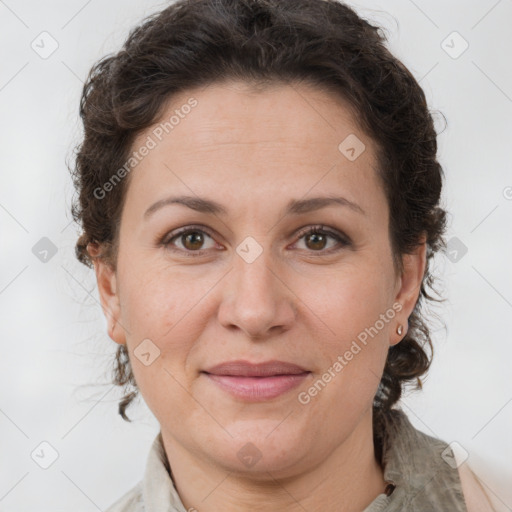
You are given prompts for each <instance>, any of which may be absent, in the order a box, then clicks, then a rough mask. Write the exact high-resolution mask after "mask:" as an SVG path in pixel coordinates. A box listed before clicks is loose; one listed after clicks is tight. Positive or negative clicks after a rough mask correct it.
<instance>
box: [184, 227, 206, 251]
mask: <svg viewBox="0 0 512 512" xmlns="http://www.w3.org/2000/svg"><path fill="white" fill-rule="evenodd" d="M181 243H182V244H183V247H185V249H190V250H192V251H193V250H198V249H201V245H203V243H204V237H203V235H202V233H201V232H200V231H189V232H188V233H186V234H184V235H181Z"/></svg>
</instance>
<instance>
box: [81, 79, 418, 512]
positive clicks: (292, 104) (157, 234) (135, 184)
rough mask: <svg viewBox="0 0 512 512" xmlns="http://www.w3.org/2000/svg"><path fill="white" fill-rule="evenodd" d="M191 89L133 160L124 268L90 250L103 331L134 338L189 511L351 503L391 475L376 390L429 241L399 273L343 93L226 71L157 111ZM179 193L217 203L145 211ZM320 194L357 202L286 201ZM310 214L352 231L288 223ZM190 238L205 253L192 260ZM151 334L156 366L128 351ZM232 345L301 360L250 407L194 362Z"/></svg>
mask: <svg viewBox="0 0 512 512" xmlns="http://www.w3.org/2000/svg"><path fill="white" fill-rule="evenodd" d="M190 97H194V98H196V99H197V100H198V105H197V106H196V107H195V108H194V109H193V110H192V111H191V112H190V114H188V115H187V116H186V117H185V118H184V119H182V120H181V121H180V123H179V124H178V125H177V126H176V127H175V128H174V130H173V131H172V132H170V133H169V135H167V136H166V137H164V138H163V139H162V141H161V142H160V143H159V144H158V145H157V147H155V148H154V149H152V150H151V151H150V152H149V154H148V155H147V156H146V157H145V158H144V159H143V160H142V161H141V162H140V163H139V164H138V165H137V166H136V167H135V169H134V170H133V171H132V173H131V174H130V178H129V179H130V183H129V187H128V190H127V195H126V201H125V204H124V207H123V211H122V217H121V226H120V232H119V253H118V259H117V268H116V269H115V270H114V269H112V268H111V267H110V266H109V265H108V264H107V263H106V262H104V261H103V260H101V259H100V258H96V259H95V271H96V277H97V282H98V288H99V292H100V297H101V303H102V306H103V309H104V312H105V314H106V315H107V317H108V321H109V335H110V337H111V338H112V339H113V340H114V341H115V342H116V343H120V344H126V345H127V347H128V350H129V353H130V357H131V361H132V366H133V372H134V375H135V378H136V381H137V384H138V386H139V389H140V392H141V394H142V396H143V397H144V400H145V401H146V402H147V404H148V406H149V407H150V409H151V410H152V412H153V413H154V414H155V416H156V418H157V419H158V421H159V423H160V426H161V432H162V437H163V442H164V447H165V451H166V453H167V456H168V458H169V460H170V464H171V469H172V471H173V476H174V480H175V484H176V488H177V490H178V492H179V495H180V497H181V499H182V501H183V503H184V505H185V508H186V509H188V508H191V507H194V508H195V509H197V510H200V511H205V512H208V511H218V510H224V511H227V512H229V511H235V510H236V511H239V510H249V509H250V510H265V511H283V510H286V511H299V510H301V511H303V510H304V509H306V510H308V511H320V510H322V511H323V512H326V511H327V512H328V511H338V512H339V511H345V512H349V511H360V510H362V509H363V508H364V507H366V506H367V505H368V504H369V503H371V501H373V500H374V499H375V497H376V496H377V495H378V494H380V493H382V492H384V489H385V482H384V479H383V474H382V469H381V468H380V466H379V464H378V462H377V460H376V458H375V454H374V448H373V439H372V402H373V398H374V395H375V393H376V391H377V387H378V384H379V381H380V378H381V375H382V372H383V368H384V364H385V360H386V355H387V352H388V349H389V346H390V345H393V344H396V343H399V342H400V340H401V339H402V338H403V337H404V336H405V334H406V329H407V318H408V316H409V315H410V314H411V312H412V310H413V308H414V305H415V303H416V301H417V298H418V294H419V291H420V285H421V280H422V277H423V274H424V271H425V248H426V247H425V244H424V243H422V244H421V245H419V246H418V249H417V250H416V252H414V253H413V254H410V255H404V256H403V263H404V271H403V273H402V274H401V275H397V274H396V273H395V270H394V267H393V262H392V253H391V246H390V240H389V234H388V233H389V232H388V228H389V208H388V204H387V201H386V197H385V195H384V191H383V188H382V184H381V182H380V181H379V178H378V176H377V174H376V171H375V167H376V159H375V154H374V143H373V142H372V141H371V139H370V138H369V137H368V136H367V135H366V134H364V133H362V132H361V130H360V129H359V128H358V126H357V124H356V123H355V121H354V119H353V117H352V116H351V113H350V110H349V109H348V107H347V105H346V104H345V103H344V101H342V99H340V98H339V97H338V96H334V95H333V94H332V93H329V92H324V91H322V90H320V89H317V88H313V87H312V86H308V85H305V84H296V85H294V86H290V85H274V86H273V87H271V88H267V89H265V90H263V91H253V90H251V89H250V88H249V87H248V86H247V85H246V84H243V83H239V82H225V83H222V84H214V85H211V86H209V87H207V88H204V89H201V90H199V89H196V90H190V91H187V92H186V93H182V94H180V95H179V96H175V97H174V98H172V102H170V103H169V104H168V109H167V111H166V112H165V113H164V115H163V116H162V118H163V119H168V118H169V117H170V115H171V114H172V111H173V110H174V109H176V108H179V107H180V106H181V105H183V104H185V103H186V102H187V100H188V99H189V98H190ZM155 126H156V124H155ZM152 129H154V127H152V128H149V129H147V130H145V131H144V132H143V133H141V134H140V136H139V137H138V138H137V140H136V141H135V143H134V144H133V149H134V150H135V149H137V148H139V147H140V146H141V145H142V144H144V141H145V140H146V139H147V136H148V135H150V134H151V133H152ZM349 134H356V135H357V137H358V138H359V139H360V140H361V141H363V142H364V144H365V146H366V150H365V151H364V152H363V153H362V154H361V155H360V156H359V157H358V158H357V159H356V160H355V161H350V160H349V159H347V158H346V157H345V156H344V155H343V154H342V153H341V152H340V151H339V150H338V145H339V144H340V142H342V141H343V140H344V139H345V138H346V137H347V136H348V135H349ZM181 194H184V195H191V196H194V197H195V196H200V197H204V198H208V199H212V200H215V201H217V202H219V203H221V204H222V205H223V206H224V207H225V208H226V209H227V210H228V214H227V215H220V214H218V215H214V214H211V213H199V212H196V211H193V210H192V209H189V208H187V207H185V206H183V205H176V204H174V205H167V206H165V207H163V208H161V209H159V210H157V211H155V212H154V213H153V214H152V215H151V216H149V218H147V219H145V218H144V212H145V211H146V210H147V209H148V208H149V207H150V206H151V205H152V204H153V203H155V202H156V201H158V200H161V199H164V198H166V197H169V196H171V195H181ZM327 195H336V196H343V197H345V198H347V199H349V200H350V201H353V202H354V203H357V205H359V206H360V208H361V209H362V210H363V211H364V215H363V214H361V213H359V212H357V211H354V210H352V209H350V208H348V207H340V206H329V207H326V208H322V209H319V210H316V211H311V212H309V213H302V214H300V215H293V214H287V215H284V213H283V212H284V209H285V207H286V205H287V203H288V202H289V201H290V200H292V199H304V198H310V197H313V196H315V197H316V196H327ZM197 224H199V225H201V226H203V227H204V228H205V229H206V231H204V232H202V233H203V239H202V241H201V238H199V242H197V241H196V240H195V239H192V241H190V237H188V239H187V238H186V237H177V238H175V239H174V240H173V242H172V243H169V244H168V246H167V247H165V246H164V245H163V244H162V243H161V240H162V239H164V238H165V237H166V235H168V234H169V233H171V232H175V231H176V230H177V229H178V228H181V227H186V226H190V225H197ZM317 224H321V225H323V226H324V227H325V228H326V229H328V230H331V231H334V232H335V233H336V232H337V233H339V234H340V235H341V236H346V237H349V239H350V243H349V245H342V244H340V243H339V242H337V241H336V239H334V238H331V237H330V236H328V237H327V238H325V239H323V238H321V239H320V241H318V240H315V238H314V237H311V236H307V235H306V236H301V237H299V236H298V235H299V231H300V230H301V228H307V227H311V226H315V225H317ZM196 229H197V228H196ZM196 236H197V235H196ZM248 236H250V237H252V238H253V239H255V240H256V241H257V243H258V244H259V246H260V247H261V249H262V253H261V254H260V255H259V257H258V258H256V259H255V260H254V261H253V262H251V263H248V262H247V261H246V260H244V259H243V258H242V257H240V256H239V254H238V253H237V252H236V249H237V247H238V246H239V245H240V244H241V242H242V241H244V239H245V238H246V237H248ZM199 237H201V234H199ZM171 238H172V235H170V236H169V235H168V236H167V238H166V239H164V241H167V242H168V241H169V240H170V239H171ZM423 242H424V240H423ZM172 247H174V249H175V250H174V251H173V250H172V249H171V248H172ZM198 248H201V249H204V250H203V254H202V255H200V256H196V257H194V256H193V255H192V256H191V255H190V253H191V252H193V251H194V250H196V252H197V250H198ZM91 255H92V256H93V257H94V256H97V255H98V252H95V251H94V249H93V248H92V247H91ZM393 304H399V305H400V306H401V310H400V311H399V312H396V315H395V316H394V318H393V319H392V320H389V321H388V322H387V323H385V325H384V327H383V328H382V329H381V330H380V331H379V332H378V334H377V335H375V336H374V337H373V338H370V340H371V341H370V342H369V343H368V344H367V345H366V346H364V347H362V350H361V351H360V352H359V353H358V354H357V355H354V357H353V359H352V360H351V361H349V362H348V364H346V366H344V368H343V370H342V371H341V372H339V373H337V374H336V377H335V378H333V379H332V380H331V381H330V382H329V383H328V384H327V385H326V386H325V387H324V388H323V389H322V390H321V391H320V392H319V393H318V394H317V395H316V396H314V397H313V398H311V401H310V402H309V403H308V404H306V405H303V404H301V403H299V401H298V398H297V397H298V394H299V393H300V392H301V391H304V390H307V389H308V388H309V387H310V386H311V385H312V384H313V383H314V382H316V381H317V380H318V379H319V378H320V377H321V376H322V374H324V373H325V372H326V370H327V369H328V368H329V367H330V366H332V364H333V362H334V361H335V360H336V359H337V358H338V356H340V355H341V356H343V354H344V353H345V352H346V351H347V350H348V349H349V348H350V346H351V343H352V342H353V340H356V338H357V335H358V334H359V333H361V332H362V331H364V329H365V328H368V327H370V326H373V325H374V324H375V322H376V321H377V320H378V319H379V315H381V314H384V313H385V312H386V311H389V310H391V311H393V309H392V305H393ZM399 324H402V325H403V326H404V332H403V333H402V335H398V334H397V333H396V329H397V326H398V325H399ZM144 339H150V340H152V343H154V344H155V345H156V346H157V347H158V349H159V350H160V355H159V357H157V358H156V359H155V360H154V362H152V364H150V365H149V366H146V365H144V364H143V363H142V362H141V361H140V360H139V359H138V358H137V357H135V356H134V354H133V351H134V350H135V349H136V348H137V346H138V345H139V344H140V343H141V341H142V340H144ZM234 359H245V360H248V361H251V362H262V361H268V360H271V359H278V360H284V361H289V362H292V363H295V364H299V365H301V366H303V367H305V368H306V369H308V370H310V371H311V374H310V375H309V377H308V378H307V379H306V381H305V382H304V383H303V384H302V385H301V386H300V387H299V388H296V389H293V390H291V391H289V392H287V393H285V394H283V395H281V396H279V397H277V398H274V399H272V400H268V401H261V402H255V403H247V402H243V401H242V400H239V399H236V398H233V397H232V396H231V395H229V394H227V393H226V392H225V391H223V390H222V389H220V388H219V387H218V386H217V385H216V384H214V383H212V382H211V381H210V380H209V379H208V378H207V377H206V376H205V375H204V374H202V373H201V370H204V369H206V368H208V367H210V366H212V365H214V364H218V363H221V362H224V361H228V360H234ZM249 442H250V443H252V444H253V445H254V446H255V447H256V448H257V450H258V451H259V453H260V454H261V458H260V460H259V461H258V462H257V463H256V464H254V465H253V466H251V467H247V466H246V465H245V464H243V463H242V461H241V460H240V459H239V458H238V456H237V453H238V452H239V450H240V449H241V448H242V447H243V446H244V445H246V443H249Z"/></svg>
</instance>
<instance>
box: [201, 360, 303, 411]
mask: <svg viewBox="0 0 512 512" xmlns="http://www.w3.org/2000/svg"><path fill="white" fill-rule="evenodd" d="M201 373H202V374H204V375H205V376H206V377H207V378H208V380H209V381H210V382H212V383H213V384H215V385H216V386H217V387H219V388H220V389H221V390H223V391H224V392H227V393H228V394H230V395H231V396H233V397H235V398H238V399H241V400H243V401H248V402H260V401H265V400H270V399H272V398H276V397H278V396H280V395H282V394H284V393H286V392H288V391H291V390H292V389H293V388H295V387H297V386H299V385H300V384H301V383H302V382H303V381H304V380H305V379H306V378H307V377H308V375H310V374H311V372H310V371H309V370H306V369H305V368H302V367H301V366H298V365H296V364H293V363H288V362H285V361H268V362H264V363H258V364H253V363H249V362H247V361H229V362H225V363H221V364H219V365H216V366H214V367H212V368H209V369H208V370H206V371H202V372H201Z"/></svg>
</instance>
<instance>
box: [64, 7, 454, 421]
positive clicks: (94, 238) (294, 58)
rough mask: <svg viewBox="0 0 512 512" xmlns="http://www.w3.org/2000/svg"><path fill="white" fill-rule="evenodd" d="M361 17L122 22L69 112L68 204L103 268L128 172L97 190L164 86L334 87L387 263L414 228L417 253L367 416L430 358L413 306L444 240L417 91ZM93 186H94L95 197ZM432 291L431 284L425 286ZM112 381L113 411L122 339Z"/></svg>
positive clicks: (150, 117)
mask: <svg viewBox="0 0 512 512" xmlns="http://www.w3.org/2000/svg"><path fill="white" fill-rule="evenodd" d="M385 42H386V37H385V35H383V33H382V29H381V27H377V26H373V25H372V24H370V23H369V22H368V21H366V20H364V19H362V18H361V17H359V16H358V15H357V14H356V13H355V12H354V10H352V9H351V8H350V7H348V6H347V5H345V4H343V3H341V2H339V1H336V0H178V1H177V2H175V3H172V4H171V5H170V6H169V7H167V8H166V9H164V10H163V11H161V12H159V13H156V14H154V15H152V16H150V17H149V18H147V19H146V20H144V21H143V22H142V23H141V24H140V25H139V26H138V27H137V28H135V29H134V30H132V32H131V33H130V35H129V36H128V39H127V40H126V42H125V44H124V46H123V47H122V49H121V50H120V51H119V52H118V53H116V54H113V55H109V56H106V57H105V58H103V59H102V60H100V61H99V62H97V63H96V64H95V65H94V66H93V67H92V69H91V71H90V73H89V76H88V78H87V81H86V83H85V85H84V88H83V92H82V98H81V103H80V116H81V119H82V121H83V125H84V137H83V140H82V141H81V144H79V145H78V147H77V148H76V163H75V165H74V168H72V169H71V173H72V177H73V181H74V185H75V188H76V191H77V193H78V197H77V198H76V199H75V200H74V203H73V205H72V215H73V218H74V220H75V221H76V222H78V223H79V225H81V227H82V230H83V234H82V235H81V236H80V238H79V240H78V241H77V243H76V256H77V258H78V259H79V260H80V261H81V262H82V263H84V264H86V265H88V266H90V267H92V258H91V256H90V255H89V253H88V250H87V246H88V244H97V246H98V247H100V248H101V254H100V257H102V258H104V259H105V261H107V262H108V263H109V264H110V265H111V266H112V267H113V268H114V269H115V265H116V258H117V245H118V233H119V222H120V214H121V210H122V207H123V200H124V197H125V195H126V194H125V193H126V190H127V187H128V184H129V177H130V176H127V177H126V178H123V179H122V180H121V181H120V183H119V184H117V186H115V187H112V189H111V190H110V191H109V193H108V194H101V195H100V194H98V191H99V190H102V187H103V186H104V184H105V183H107V182H108V181H109V179H111V178H112V176H113V175H114V173H115V171H116V170H118V169H120V168H122V167H123V166H124V164H125V162H126V161H127V159H128V157H129V154H130V151H131V149H132V148H131V146H132V144H133V141H134V138H135V137H136V136H137V135H138V134H139V133H140V132H141V131H142V130H144V129H145V128H147V127H149V126H151V125H152V124H153V123H154V122H156V121H157V120H158V119H159V116H160V115H161V114H162V112H163V109H164V108H165V106H166V103H167V101H168V100H169V98H170V97H171V96H172V95H173V94H176V93H179V92H182V91H186V90H187V89H190V88H193V87H200V86H206V85H210V84H212V83H215V82H219V81H225V80H229V79H235V80H243V81H245V82H246V83H250V84H253V85H254V86H263V87H264V86H265V85H267V84H273V83H288V84H290V83H295V82H307V83H310V84H312V85H315V86H317V87H318V88H323V89H325V90H330V91H335V92H336V93H337V94H338V95H339V96H341V97H343V98H344V99H345V100H347V101H348V105H350V108H352V109H353V111H354V112H355V113H356V114H357V115H356V116H355V118H356V119H357V121H358V122H359V124H360V127H361V129H362V131H363V132H364V133H366V134H367V135H368V136H369V137H371V139H372V140H373V141H374V143H375V148H376V154H377V157H378V164H379V165H378V175H379V176H380V179H381V180H382V184H383V187H384V191H385V194H386V197H387V200H388V205H389V208H390V226H389V236H390V240H391V245H392V250H393V258H394V265H395V269H396V270H397V271H401V270H402V258H401V256H402V255H403V254H407V253H410V252H411V251H412V250H414V249H415V248H416V247H417V246H418V244H419V243H420V240H421V238H422V236H423V235H425V236H426V244H427V265H426V270H425V274H424V277H423V282H422V285H421V290H420V295H419V298H418V301H417V303H416V305H415V308H414V311H413V313H412V314H411V315H410V316H409V318H408V322H409V328H408V331H407V334H406V336H405V337H404V339H403V340H402V341H401V342H400V343H398V344H397V345H394V346H392V347H390V349H389V354H388V357H387V361H386V365H385V368H384V373H383V376H382V379H381V382H380V385H379V389H378V391H377V394H376V396H375V399H374V418H377V419H378V418H379V416H380V413H382V412H384V411H387V410H389V409H390V408H391V407H392V406H393V405H394V404H395V403H396V402H397V401H398V399H399V398H400V397H401V394H402V391H403V388H404V385H405V384H406V383H408V382H412V383H415V384H416V387H421V380H420V376H422V375H423V374H425V373H426V371H427V370H428V368H429V366H430V363H431V359H432V354H433V351H432V341H431V336H430V330H429V327H428V326H427V324H426V322H425V319H424V318H423V317H422V315H421V313H420V308H421V306H422V301H424V300H425V299H426V300H434V301H439V299H437V298H434V297H433V296H432V295H430V294H429V293H428V291H427V288H428V287H429V288H430V289H431V290H434V288H433V284H434V276H433V275H432V274H431V273H430V271H429V262H430V261H431V258H432V256H433V255H434V254H435V253H436V252H437V251H440V250H445V249H446V243H445V240H444V238H443V237H444V232H445V229H446V212H445V210H444V209H442V208H441V207H440V206H439V202H440V195H441V187H442V178H443V176H442V175H443V170H442V168H441V166H440V164H439V163H438V161H437V157H436V153H437V140H436V135H437V134H436V131H435V127H434V122H433V118H432V116H431V113H430V112H429V109H428V107H427V102H426V99H425V94H424V92H423V90H422V89H421V87H420V85H419V84H418V82H417V81H416V80H415V78H414V76H413V75H412V74H411V72H410V71H409V70H408V69H407V68H406V67H405V66H404V65H403V64H402V63H401V62H400V61H399V60H397V58H395V57H394V56H393V55H392V54H391V53H390V52H389V51H388V49H387V48H386V46H385ZM103 196H104V197H103ZM434 291H435V290H434ZM113 382H114V383H115V384H118V385H120V386H123V387H124V393H125V396H124V397H123V399H122V400H121V401H120V403H119V413H120V414H121V416H122V417H123V418H124V419H125V420H128V421H130V420H129V419H128V418H127V416H126V414H125V411H126V408H127V407H128V405H129V404H130V403H131V402H132V400H133V399H134V398H135V397H136V396H137V394H138V389H137V384H136V382H135V379H134V377H133V373H132V370H131V366H130V359H129V356H128V352H127V350H126V347H125V346H124V345H120V346H119V347H118V349H117V354H116V363H115V367H114V371H113Z"/></svg>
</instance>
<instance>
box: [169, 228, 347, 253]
mask: <svg viewBox="0 0 512 512" xmlns="http://www.w3.org/2000/svg"><path fill="white" fill-rule="evenodd" d="M196 232H200V233H205V234H207V235H208V236H209V237H210V238H212V239H213V236H212V234H211V233H209V230H208V229H206V228H205V227H203V226H186V227H184V228H180V229H179V230H177V231H174V232H171V233H168V234H166V235H165V236H164V237H163V238H162V239H161V240H160V245H162V246H163V247H165V248H166V249H168V250H171V251H173V252H182V253H183V252H184V253H185V254H186V255H187V256H190V257H198V256H203V255H204V253H205V252H206V251H208V250H209V249H199V250H197V251H190V250H187V249H181V248H176V247H172V248H171V247H170V246H171V242H172V241H173V240H175V239H177V238H178V237H180V236H182V235H185V234H188V233H196ZM312 234H320V235H328V236H330V237H332V238H334V240H336V242H338V244H339V247H334V248H331V249H327V250H323V249H322V250H319V251H313V250H311V251H308V252H311V253H315V252H316V253H319V255H320V256H324V255H328V254H332V253H333V252H337V251H340V250H341V249H343V248H346V247H349V246H350V245H351V241H350V239H349V238H348V237H347V236H344V235H341V234H337V233H335V232H333V231H331V230H329V229H326V228H325V227H324V226H323V225H316V226H311V227H308V228H306V229H303V230H301V231H300V232H299V233H298V234H297V238H298V239H299V240H300V239H301V238H304V237H305V236H307V235H312Z"/></svg>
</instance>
